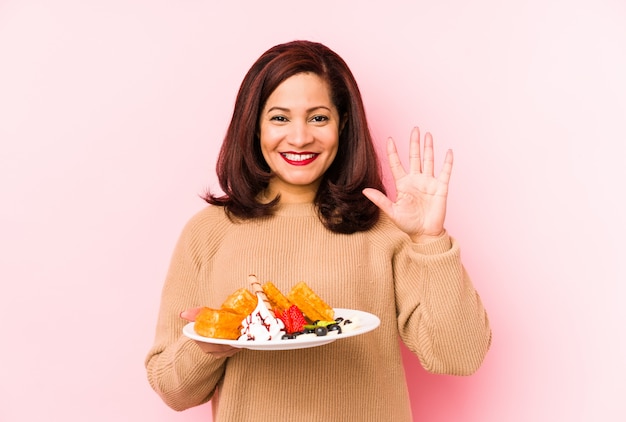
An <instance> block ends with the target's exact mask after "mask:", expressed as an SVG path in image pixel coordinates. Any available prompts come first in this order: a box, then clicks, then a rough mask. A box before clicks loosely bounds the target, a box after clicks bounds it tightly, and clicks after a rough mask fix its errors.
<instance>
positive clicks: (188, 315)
mask: <svg viewBox="0 0 626 422" xmlns="http://www.w3.org/2000/svg"><path fill="white" fill-rule="evenodd" d="M201 310H202V307H200V308H192V309H187V310H185V311H182V312H181V313H180V317H181V318H182V319H186V320H187V321H189V322H194V321H195V320H196V317H197V316H198V314H199V313H200V311H201Z"/></svg>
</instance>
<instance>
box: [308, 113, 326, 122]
mask: <svg viewBox="0 0 626 422" xmlns="http://www.w3.org/2000/svg"><path fill="white" fill-rule="evenodd" d="M328 120H329V119H328V116H324V115H322V114H318V115H317V116H313V117H312V118H311V121H312V122H314V123H323V122H327V121H328Z"/></svg>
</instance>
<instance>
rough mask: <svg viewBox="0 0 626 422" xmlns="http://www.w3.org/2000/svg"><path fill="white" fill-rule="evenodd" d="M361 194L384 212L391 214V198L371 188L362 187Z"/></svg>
mask: <svg viewBox="0 0 626 422" xmlns="http://www.w3.org/2000/svg"><path fill="white" fill-rule="evenodd" d="M363 195H365V196H366V197H367V198H368V199H369V200H370V201H372V202H373V203H374V204H375V205H376V206H377V207H378V208H380V209H381V210H382V211H383V212H384V213H385V214H387V215H389V216H391V215H392V214H393V202H391V200H390V199H389V198H387V196H386V195H385V194H384V193H382V192H381V191H379V190H377V189H372V188H365V189H363Z"/></svg>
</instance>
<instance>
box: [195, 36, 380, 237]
mask: <svg viewBox="0 0 626 422" xmlns="http://www.w3.org/2000/svg"><path fill="white" fill-rule="evenodd" d="M299 73H313V74H316V75H317V76H319V77H320V78H321V79H323V80H324V81H326V83H327V84H328V86H329V88H330V91H331V99H332V101H333V104H334V105H335V107H336V108H337V111H338V113H339V116H341V125H343V129H342V130H341V131H340V134H339V145H338V151H337V155H336V157H335V159H334V161H333V163H332V164H331V166H330V167H329V168H328V170H327V171H326V173H325V174H324V176H323V177H322V181H321V183H320V186H319V188H318V191H317V194H316V196H315V200H314V203H315V205H316V208H317V212H318V215H319V217H320V220H321V221H322V223H323V224H324V225H325V226H326V227H327V228H328V229H329V230H331V231H333V232H336V233H354V232H357V231H365V230H368V229H370V228H371V227H372V226H373V225H374V224H375V223H376V222H377V221H378V218H379V209H378V207H377V206H376V205H374V204H373V203H372V202H371V201H370V200H369V199H367V198H366V197H365V196H364V195H363V194H362V190H363V189H364V188H366V187H370V188H376V189H378V190H380V191H382V192H384V191H385V190H384V186H383V183H382V177H381V171H380V163H379V161H378V157H377V156H376V151H375V148H374V144H373V142H372V137H371V134H370V131H369V127H368V124H367V118H366V115H365V108H364V106H363V100H362V97H361V93H360V90H359V88H358V85H357V83H356V80H355V79H354V76H353V75H352V72H351V71H350V69H349V68H348V66H347V64H346V63H345V62H344V60H343V59H342V58H341V57H340V56H339V55H338V54H337V53H335V52H334V51H332V50H331V49H329V48H328V47H326V46H325V45H323V44H320V43H315V42H311V41H292V42H289V43H285V44H279V45H277V46H274V47H272V48H270V49H269V50H267V51H266V52H265V53H263V55H261V57H259V58H258V59H257V61H256V62H255V63H254V64H253V65H252V67H251V68H250V70H248V72H247V74H246V76H245V77H244V79H243V81H242V83H241V86H240V88H239V92H238V94H237V98H236V101H235V107H234V110H233V115H232V119H231V121H230V125H229V127H228V130H227V132H226V135H225V137H224V141H223V143H222V147H221V149H220V153H219V157H218V160H217V169H216V170H217V176H218V180H219V183H220V187H221V188H222V190H223V192H224V194H223V195H221V196H216V195H213V194H211V193H208V192H207V193H206V194H205V195H204V196H203V198H204V199H205V200H206V201H207V202H208V203H210V204H213V205H218V206H223V207H225V209H226V212H227V213H228V215H229V216H231V217H233V216H234V217H237V218H240V219H250V218H260V217H265V216H269V215H271V214H272V212H273V209H274V208H275V207H276V206H277V204H278V203H279V201H280V198H279V197H276V198H274V199H273V200H272V201H271V202H269V203H263V202H260V201H259V199H258V196H259V193H261V192H262V191H263V190H264V189H265V188H266V187H267V186H268V183H269V180H270V178H271V176H272V175H271V171H270V168H269V166H268V165H267V163H266V162H265V159H264V158H263V154H262V153H261V145H260V140H259V137H258V133H259V119H260V114H261V111H262V110H263V107H264V106H265V102H266V101H267V99H268V97H269V96H270V95H271V94H272V92H274V90H275V89H276V88H277V87H278V86H279V85H280V84H281V83H282V82H284V81H285V80H286V79H288V78H290V77H291V76H294V75H296V74H299Z"/></svg>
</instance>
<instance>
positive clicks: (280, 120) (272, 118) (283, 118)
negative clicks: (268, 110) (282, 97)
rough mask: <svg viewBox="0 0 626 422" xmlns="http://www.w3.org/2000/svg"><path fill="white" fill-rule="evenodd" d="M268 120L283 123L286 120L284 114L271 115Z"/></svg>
mask: <svg viewBox="0 0 626 422" xmlns="http://www.w3.org/2000/svg"><path fill="white" fill-rule="evenodd" d="M270 121H274V122H281V123H283V122H286V121H287V118H286V117H285V116H280V115H279V116H272V117H270Z"/></svg>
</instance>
